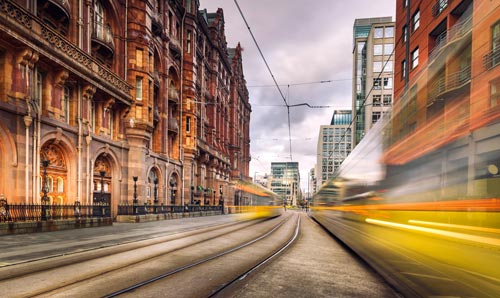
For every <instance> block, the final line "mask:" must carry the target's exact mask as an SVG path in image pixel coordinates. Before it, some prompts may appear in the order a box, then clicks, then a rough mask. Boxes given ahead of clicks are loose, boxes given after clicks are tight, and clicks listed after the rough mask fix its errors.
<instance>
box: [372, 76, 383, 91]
mask: <svg viewBox="0 0 500 298" xmlns="http://www.w3.org/2000/svg"><path fill="white" fill-rule="evenodd" d="M381 88H382V79H381V78H376V79H373V89H381Z"/></svg>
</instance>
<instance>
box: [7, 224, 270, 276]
mask: <svg viewBox="0 0 500 298" xmlns="http://www.w3.org/2000/svg"><path fill="white" fill-rule="evenodd" d="M260 221H261V220H257V221H245V222H237V223H226V224H222V225H214V226H210V227H206V228H202V229H193V230H188V231H182V232H179V233H174V234H169V235H162V236H153V237H152V238H147V239H138V240H132V241H127V242H122V243H116V244H112V245H98V246H95V247H92V248H87V249H84V250H76V251H72V252H66V253H63V254H52V255H47V256H44V257H39V258H33V259H29V260H25V261H22V262H16V263H12V264H9V265H5V266H2V267H0V283H1V282H2V281H3V280H7V279H12V278H19V277H22V276H25V275H31V274H34V273H37V272H42V271H45V270H50V269H53V268H59V267H63V266H66V265H72V264H76V263H80V262H85V261H89V260H92V259H97V258H103V257H107V256H111V255H114V254H118V253H124V252H128V251H132V250H138V249H143V248H147V247H149V246H154V245H158V244H162V243H167V242H171V241H176V240H179V239H182V238H186V237H195V236H197V235H208V234H207V233H211V232H212V231H218V233H220V234H221V235H223V234H224V233H230V232H233V231H237V230H239V229H244V228H246V227H249V226H252V225H255V224H258V223H259V222H260ZM202 240H203V239H202Z"/></svg>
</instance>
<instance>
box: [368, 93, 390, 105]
mask: <svg viewBox="0 0 500 298" xmlns="http://www.w3.org/2000/svg"><path fill="white" fill-rule="evenodd" d="M382 96H383V99H382ZM372 101H373V106H374V107H380V106H390V105H391V104H392V94H383V95H382V94H374V95H373V96H372Z"/></svg>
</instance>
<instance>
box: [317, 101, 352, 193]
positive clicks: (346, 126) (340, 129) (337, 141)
mask: <svg viewBox="0 0 500 298" xmlns="http://www.w3.org/2000/svg"><path fill="white" fill-rule="evenodd" d="M351 123H352V113H351V110H336V111H334V112H333V116H332V120H331V122H330V125H321V127H320V129H319V137H318V147H317V160H316V175H317V176H316V184H317V187H321V185H322V184H323V183H325V181H327V180H328V179H330V178H332V177H333V175H334V173H335V171H336V170H337V169H338V168H339V166H340V165H341V164H342V162H343V161H344V159H345V158H346V157H347V155H349V153H351V150H352V134H351V128H350V126H351Z"/></svg>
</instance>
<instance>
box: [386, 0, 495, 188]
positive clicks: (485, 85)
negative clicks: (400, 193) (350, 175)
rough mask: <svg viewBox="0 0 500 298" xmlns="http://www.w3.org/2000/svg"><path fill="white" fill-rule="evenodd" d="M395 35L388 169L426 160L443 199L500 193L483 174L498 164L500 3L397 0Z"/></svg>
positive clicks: (407, 167) (409, 166)
mask: <svg viewBox="0 0 500 298" xmlns="http://www.w3.org/2000/svg"><path fill="white" fill-rule="evenodd" d="M396 32H397V36H396V38H397V42H396V47H395V75H394V81H395V82H394V95H395V106H394V109H393V121H392V132H391V143H390V145H389V148H388V150H387V152H386V154H385V162H386V163H388V164H389V165H391V166H392V168H390V170H392V171H394V172H395V173H397V172H400V173H403V172H405V171H406V173H409V174H411V173H412V169H414V168H415V165H417V164H418V165H424V164H428V168H427V171H428V172H429V177H430V176H431V175H435V174H436V173H446V175H444V174H443V177H440V178H439V179H437V180H439V181H437V180H436V179H434V180H436V181H434V182H432V183H438V184H439V183H441V186H442V187H443V189H444V190H443V191H442V195H443V196H446V195H447V193H448V194H449V195H452V193H453V192H457V193H467V194H468V195H482V194H485V193H490V194H491V193H492V192H496V191H498V192H500V188H498V182H499V181H498V178H494V179H489V180H485V179H483V178H485V177H490V176H491V175H493V177H495V175H497V174H498V173H497V172H498V170H496V171H495V170H494V169H495V168H496V169H498V168H499V167H500V151H499V149H498V148H500V134H499V131H500V101H499V100H498V98H499V95H500V93H499V90H500V67H499V64H500V2H498V1H487V0H475V1H472V0H462V1H458V0H453V1H451V0H448V1H447V0H437V1H411V0H398V1H397V7H396ZM443 157H444V158H443ZM438 160H439V162H434V161H438ZM398 168H403V170H401V171H400V170H398ZM424 176H425V175H424ZM453 181H455V182H457V181H467V183H462V184H460V185H461V187H463V188H464V189H460V190H459V189H457V188H456V187H455V188H454V189H451V188H450V189H447V188H446V185H447V184H450V185H451V184H456V183H453ZM486 181H487V183H488V185H484V183H486ZM495 183H496V186H495V185H494V184H495ZM490 184H491V185H490Z"/></svg>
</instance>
